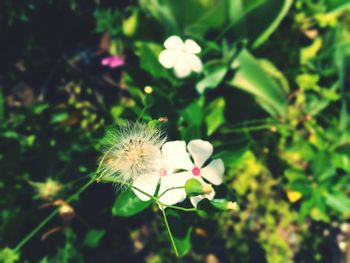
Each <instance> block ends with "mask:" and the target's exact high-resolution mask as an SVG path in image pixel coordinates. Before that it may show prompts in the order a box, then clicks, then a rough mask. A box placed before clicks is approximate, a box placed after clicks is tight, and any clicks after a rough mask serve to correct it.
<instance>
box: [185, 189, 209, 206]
mask: <svg viewBox="0 0 350 263" xmlns="http://www.w3.org/2000/svg"><path fill="white" fill-rule="evenodd" d="M214 196H215V191H214V190H213V191H212V192H211V193H210V194H208V195H197V196H192V197H191V198H190V201H191V204H192V205H193V207H197V204H198V203H199V201H201V200H203V199H204V198H207V199H209V200H213V199H214Z"/></svg>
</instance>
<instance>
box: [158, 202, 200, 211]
mask: <svg viewBox="0 0 350 263" xmlns="http://www.w3.org/2000/svg"><path fill="white" fill-rule="evenodd" d="M159 203H160V205H162V206H165V207H168V208H172V209H177V210H181V211H185V212H196V211H197V208H185V207H181V206H175V205H164V204H163V203H161V202H159ZM163 210H164V209H163Z"/></svg>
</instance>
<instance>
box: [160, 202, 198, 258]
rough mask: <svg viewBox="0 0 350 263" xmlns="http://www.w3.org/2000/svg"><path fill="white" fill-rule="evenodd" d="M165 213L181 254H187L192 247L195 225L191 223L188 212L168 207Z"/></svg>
mask: <svg viewBox="0 0 350 263" xmlns="http://www.w3.org/2000/svg"><path fill="white" fill-rule="evenodd" d="M165 214H166V216H167V219H168V222H169V227H170V230H171V233H172V235H173V238H174V241H175V245H176V248H177V251H178V254H179V256H184V255H186V254H187V253H188V252H189V251H190V250H191V248H192V243H191V234H192V230H193V227H192V225H191V224H190V222H189V220H187V219H188V218H187V217H188V216H189V215H188V214H184V213H181V214H180V212H178V211H175V210H173V209H169V208H166V209H165Z"/></svg>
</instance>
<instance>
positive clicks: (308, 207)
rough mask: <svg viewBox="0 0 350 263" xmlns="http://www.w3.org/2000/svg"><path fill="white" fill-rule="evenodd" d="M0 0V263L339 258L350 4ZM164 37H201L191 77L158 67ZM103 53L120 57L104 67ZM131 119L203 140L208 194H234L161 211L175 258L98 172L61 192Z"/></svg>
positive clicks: (125, 195)
mask: <svg viewBox="0 0 350 263" xmlns="http://www.w3.org/2000/svg"><path fill="white" fill-rule="evenodd" d="M0 10H1V11H0V22H1V25H0V31H1V32H3V37H2V41H1V44H0V47H1V52H3V54H2V56H1V57H2V58H3V59H2V61H1V62H0V67H1V73H0V149H1V150H0V171H1V177H0V189H1V200H0V222H1V225H0V248H1V250H0V261H1V262H5V263H13V262H41V263H44V262H60V263H61V262H67V263H68V262H115V261H116V260H119V259H123V260H124V261H125V262H150V263H152V262H273V263H274V262H293V261H295V262H344V261H348V260H349V240H350V221H349V220H350V187H349V186H350V146H349V143H350V129H349V128H350V121H349V98H350V93H349V89H348V87H349V85H350V77H349V72H350V26H349V25H350V4H349V3H348V1H346V0H335V1H323V0H318V1H313V0H296V1H294V2H293V1H291V0H278V1H275V0H248V1H241V0H222V1H218V0H177V1H171V0H163V1H160V0H139V1H97V0H96V1H89V2H88V1H87V2H79V1H66V2H64V1H29V2H28V1H26V2H25V3H24V2H23V3H21V4H17V3H15V2H14V1H9V0H5V1H2V2H1V3H0ZM170 35H179V36H180V37H181V38H182V39H187V38H190V39H194V40H195V41H196V42H197V43H199V45H200V46H201V47H202V52H201V53H200V54H199V56H200V58H201V60H202V62H203V72H202V73H201V74H192V75H191V76H190V77H188V78H186V79H178V78H176V77H175V75H174V74H173V72H172V71H171V70H167V69H165V68H163V67H162V65H161V64H160V63H159V60H158V56H159V53H160V52H161V51H162V50H163V42H164V40H165V39H166V38H167V37H169V36H170ZM108 55H121V56H123V57H125V61H126V63H125V65H124V66H122V67H119V68H115V69H111V68H108V67H103V66H101V59H102V58H104V57H105V56H108ZM147 86H149V87H151V88H152V89H151V92H146V91H147V89H145V87H147ZM138 118H141V119H143V120H144V121H150V120H152V119H160V120H161V121H162V122H164V125H163V126H164V128H165V129H166V131H167V134H168V138H169V140H177V139H181V140H186V141H188V140H191V139H197V138H202V139H205V140H208V141H211V142H212V143H213V145H214V146H215V156H214V157H215V158H222V159H223V161H224V162H225V167H226V172H225V176H224V181H225V183H226V184H227V185H228V189H221V188H220V187H218V188H217V189H216V192H217V198H218V199H220V198H222V200H223V198H227V199H228V200H233V201H237V203H238V204H239V206H240V211H239V212H237V211H236V212H235V211H224V212H223V211H217V210H215V209H212V208H213V207H215V205H216V206H217V207H219V206H220V204H219V203H216V204H214V203H210V202H209V201H207V200H204V201H203V202H201V203H200V205H199V212H198V215H196V216H194V215H191V214H188V213H184V214H183V213H178V211H174V210H171V209H167V210H166V213H167V214H168V217H169V224H170V226H171V228H173V229H174V236H175V242H176V243H177V245H178V247H179V250H180V251H179V252H180V254H181V255H182V256H183V257H182V258H180V259H179V258H176V257H175V255H174V253H173V251H172V249H171V246H170V244H169V239H168V236H167V233H166V230H165V226H164V222H163V217H162V215H161V213H160V212H159V210H158V208H157V207H156V205H155V204H153V203H152V202H141V201H139V200H138V199H137V198H136V196H135V195H134V194H133V193H132V192H131V191H117V193H115V192H116V191H114V190H113V187H111V185H110V184H105V183H96V184H93V185H91V186H90V187H89V188H88V189H87V190H86V191H85V192H83V193H82V194H81V195H80V196H79V198H78V199H75V200H71V199H70V200H71V201H70V202H67V200H68V199H69V197H70V196H71V195H72V194H74V193H76V192H77V191H78V190H79V189H80V188H81V187H82V186H83V185H84V184H85V183H86V182H87V181H88V180H89V179H90V176H89V175H90V174H91V173H92V172H94V171H95V170H96V166H97V163H98V160H97V158H98V153H99V151H100V148H101V144H100V141H101V138H102V137H103V135H104V133H105V130H106V128H107V127H109V126H112V125H115V124H123V123H125V122H126V121H127V120H137V119H138ZM73 199H74V198H73ZM55 207H56V208H58V209H59V210H58V215H57V216H56V217H54V219H53V220H52V221H50V222H49V223H48V224H47V225H46V226H44V228H42V229H41V230H40V231H39V233H38V235H36V236H34V237H33V238H32V239H31V240H30V241H29V242H28V243H26V244H24V245H23V246H22V245H18V244H21V243H19V242H20V241H21V240H23V238H24V237H25V236H26V235H27V234H28V233H29V232H30V231H31V230H32V229H33V228H35V227H36V226H37V225H38V224H40V222H41V220H42V219H43V218H45V217H46V216H47V215H48V214H49V212H50V211H51V210H53V209H54V208H55ZM146 208H149V209H146ZM126 217H127V218H126ZM40 238H41V239H40Z"/></svg>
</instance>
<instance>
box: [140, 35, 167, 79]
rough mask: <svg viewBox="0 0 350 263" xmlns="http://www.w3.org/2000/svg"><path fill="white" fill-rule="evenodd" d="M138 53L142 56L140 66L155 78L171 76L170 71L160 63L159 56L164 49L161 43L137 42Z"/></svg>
mask: <svg viewBox="0 0 350 263" xmlns="http://www.w3.org/2000/svg"><path fill="white" fill-rule="evenodd" d="M135 46H136V48H137V54H138V55H139V57H140V66H141V68H142V69H143V70H145V71H147V72H148V73H150V74H151V75H152V76H153V77H155V78H169V76H170V73H169V72H170V71H167V70H166V69H165V68H163V66H162V65H161V64H160V63H159V60H158V56H159V54H160V52H161V51H162V50H163V47H162V46H161V45H159V44H156V43H152V42H136V43H135Z"/></svg>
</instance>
